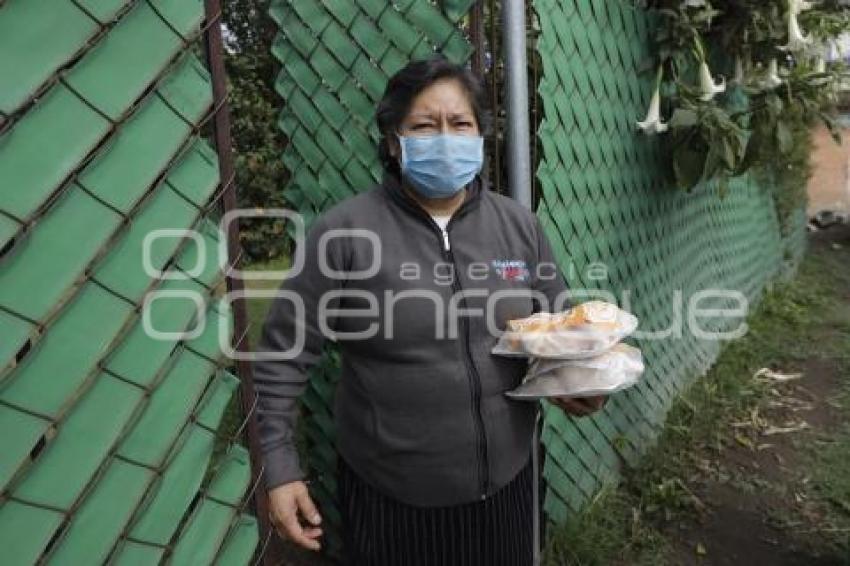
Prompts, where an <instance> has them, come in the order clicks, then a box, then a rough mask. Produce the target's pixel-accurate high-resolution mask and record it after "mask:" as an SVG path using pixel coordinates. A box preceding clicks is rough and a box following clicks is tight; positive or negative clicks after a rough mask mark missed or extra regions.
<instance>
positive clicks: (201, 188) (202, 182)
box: [167, 139, 218, 205]
mask: <svg viewBox="0 0 850 566" xmlns="http://www.w3.org/2000/svg"><path fill="white" fill-rule="evenodd" d="M167 182H168V185H169V186H170V187H171V188H172V189H174V190H175V191H176V192H178V193H180V194H181V195H182V196H184V197H185V198H187V199H189V200H190V201H191V202H193V203H195V204H198V205H200V204H202V203H204V202H206V201H207V199H208V198H209V197H210V195H211V194H212V193H213V191H214V190H215V189H216V187H217V185H218V157H217V156H216V155H215V152H214V151H213V150H212V148H210V146H209V144H207V142H205V141H203V140H201V139H198V140H195V141H194V142H193V143H192V146H191V147H190V148H189V150H188V151H186V153H185V154H183V155H182V156H181V159H180V160H179V161H178V162H177V163H176V164H175V165H174V168H173V169H172V170H171V171H170V172H169V174H168V179H167Z"/></svg>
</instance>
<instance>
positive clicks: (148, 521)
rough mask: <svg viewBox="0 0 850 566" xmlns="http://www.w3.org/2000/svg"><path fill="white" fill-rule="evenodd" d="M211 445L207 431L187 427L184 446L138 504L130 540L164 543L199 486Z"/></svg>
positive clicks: (210, 451) (210, 452) (212, 442)
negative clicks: (148, 495) (140, 503)
mask: <svg viewBox="0 0 850 566" xmlns="http://www.w3.org/2000/svg"><path fill="white" fill-rule="evenodd" d="M214 444H215V438H214V437H213V435H212V434H210V433H209V432H208V431H206V430H204V429H202V428H200V427H195V426H193V427H192V428H191V430H190V431H189V432H188V438H187V439H186V442H185V444H184V445H183V446H181V448H180V450H179V452H178V453H177V455H176V457H175V458H174V460H173V461H171V462H170V463H169V465H168V467H167V468H166V470H165V472H164V473H163V475H162V479H161V480H160V481H159V482H158V484H157V486H156V487H155V489H154V491H153V493H152V494H151V497H150V500H149V501H147V502H145V503H143V504H142V507H141V515H140V516H139V517H138V520H137V522H135V523H134V526H133V527H132V529H131V530H130V536H131V537H132V538H133V539H135V540H138V541H145V542H149V543H153V544H167V543H168V541H169V540H170V539H171V536H172V534H173V533H174V531H175V530H176V529H177V526H178V524H179V523H180V520H181V518H182V517H183V514H184V512H185V510H186V507H187V506H188V504H189V502H190V501H191V500H192V497H194V495H195V494H196V493H197V491H198V488H199V487H200V486H201V480H202V479H203V477H204V472H205V468H206V463H207V462H209V459H210V456H211V455H212V450H213V445H214ZM201 464H203V465H201Z"/></svg>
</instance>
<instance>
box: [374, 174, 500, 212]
mask: <svg viewBox="0 0 850 566" xmlns="http://www.w3.org/2000/svg"><path fill="white" fill-rule="evenodd" d="M381 185H382V187H383V191H384V192H385V193H386V194H387V195H388V196H389V197H390V198H391V199H392V200H393V201H394V202H396V203H398V204H399V205H400V206H401V207H402V208H404V209H405V210H408V211H409V212H411V213H413V214H416V215H418V216H421V217H423V218H426V219H428V220H430V219H431V217H430V215H429V214H428V211H427V210H425V209H424V208H422V205H420V204H419V202H418V201H416V199H414V198H413V197H412V196H410V195H409V194H407V192H406V191H405V190H404V189H403V188H402V184H401V179H399V177H398V176H396V175H394V174H393V173H389V172H386V171H385V172H384V177H383V179H382V181H381ZM486 190H487V187H486V186H485V183H484V180H483V179H482V178H481V175H480V174H478V175H476V176H475V178H474V179H473V180H472V181H471V182H470V183H469V185H467V186H466V198H465V199H464V201H463V203H461V205H460V207H458V209H457V210H456V211H455V212H454V214H453V215H452V218H455V217H460V216H462V215H464V214H466V213H467V212H469V211H470V210H473V209H474V208H476V207H477V206H479V204H480V203H481V198H482V194H483V193H484V191H486Z"/></svg>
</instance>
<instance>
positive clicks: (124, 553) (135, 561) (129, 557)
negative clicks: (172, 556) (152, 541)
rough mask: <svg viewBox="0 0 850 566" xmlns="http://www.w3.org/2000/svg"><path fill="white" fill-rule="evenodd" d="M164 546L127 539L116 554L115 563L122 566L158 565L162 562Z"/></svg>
mask: <svg viewBox="0 0 850 566" xmlns="http://www.w3.org/2000/svg"><path fill="white" fill-rule="evenodd" d="M163 554H165V549H164V548H158V547H156V546H150V545H147V544H140V543H137V542H131V541H126V542H124V543H123V544H122V545H121V547H120V548H119V550H118V552H116V554H115V561H114V562H115V564H120V565H121V566H156V565H157V564H159V563H160V561H161V559H162V556H163Z"/></svg>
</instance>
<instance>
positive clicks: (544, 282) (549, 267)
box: [532, 214, 574, 312]
mask: <svg viewBox="0 0 850 566" xmlns="http://www.w3.org/2000/svg"><path fill="white" fill-rule="evenodd" d="M533 216H534V225H535V228H536V230H537V264H538V265H536V266H535V270H534V273H533V274H532V283H533V284H532V288H533V289H534V290H536V291H541V292H542V293H543V294H544V295H545V296H546V298H547V299H548V300H549V308H548V310H549V311H550V312H555V311H563V310H567V309H569V308H571V307H572V306H574V303H573V300H572V297H570V296H568V294H567V293H564V291H567V290H568V289H569V287H568V286H567V283H566V280H565V279H564V275H563V273H562V271H561V267H560V266H559V265H558V260H557V259H556V258H555V254H554V253H553V251H552V245H551V244H550V242H549V238H548V236H546V231H545V230H544V228H543V224H542V223H541V222H540V218H538V216H537V215H536V214H534V215H533ZM561 293H564V295H562V296H565V297H566V299H562V300H564V303H563V307H561V308H558V305H557V304H556V300H557V299H558V296H559V295H560V294H561ZM534 310H535V312H537V311H540V310H543V306H542V305H540V304H539V303H538V301H537V300H535V309H534Z"/></svg>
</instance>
